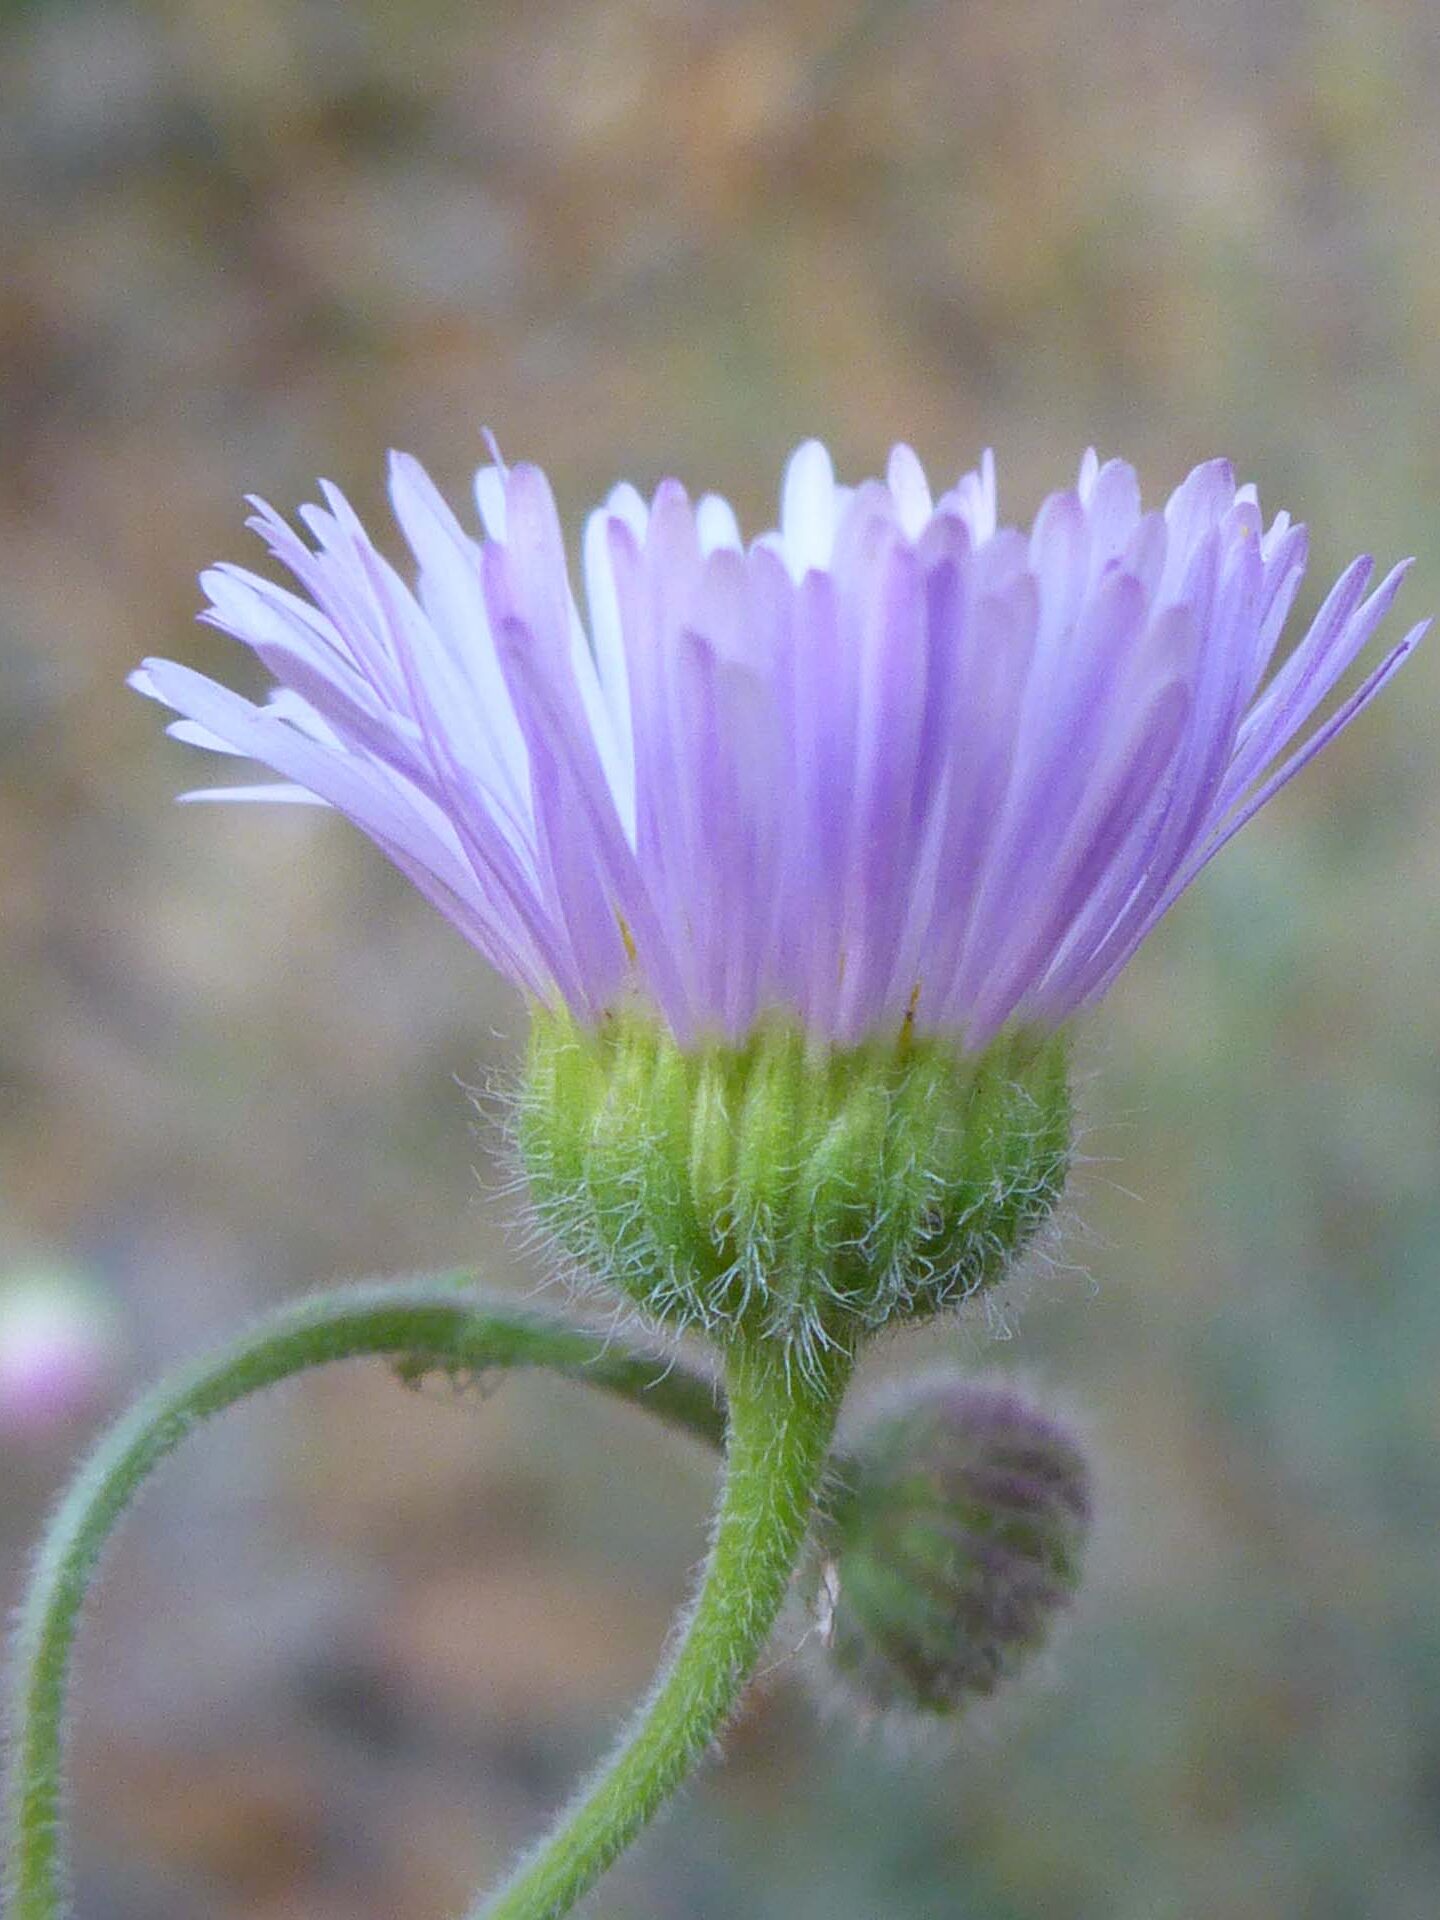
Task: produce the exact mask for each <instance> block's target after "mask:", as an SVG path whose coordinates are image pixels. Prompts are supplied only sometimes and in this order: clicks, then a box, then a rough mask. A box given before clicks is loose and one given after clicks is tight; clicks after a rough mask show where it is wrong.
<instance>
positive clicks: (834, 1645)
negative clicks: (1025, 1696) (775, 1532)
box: [819, 1371, 1090, 1718]
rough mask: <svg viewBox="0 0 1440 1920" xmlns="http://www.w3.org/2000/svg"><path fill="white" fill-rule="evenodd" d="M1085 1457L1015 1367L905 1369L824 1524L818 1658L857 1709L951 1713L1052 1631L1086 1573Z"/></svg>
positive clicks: (851, 1451) (846, 1468)
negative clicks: (907, 1374)
mask: <svg viewBox="0 0 1440 1920" xmlns="http://www.w3.org/2000/svg"><path fill="white" fill-rule="evenodd" d="M1089 1527H1090V1489H1089V1471H1088V1469H1087V1466H1086V1463H1085V1459H1084V1456H1083V1455H1082V1453H1081V1452H1080V1450H1079V1448H1078V1446H1077V1445H1076V1443H1075V1441H1074V1440H1073V1439H1072V1438H1071V1437H1070V1435H1069V1434H1068V1433H1066V1432H1065V1430H1064V1429H1063V1428H1062V1427H1061V1426H1060V1425H1059V1424H1058V1423H1057V1422H1056V1421H1055V1420H1053V1419H1052V1418H1051V1417H1050V1416H1049V1415H1047V1414H1044V1413H1042V1412H1040V1411H1039V1410H1038V1409H1037V1408H1036V1407H1034V1406H1033V1405H1032V1404H1031V1403H1030V1401H1029V1400H1028V1399H1027V1398H1026V1397H1025V1396H1024V1395H1022V1394H1021V1393H1020V1392H1019V1391H1017V1390H1016V1388H1014V1387H1013V1386H1011V1385H1009V1384H1008V1383H1006V1382H1004V1381H1002V1380H998V1379H996V1378H994V1377H991V1378H988V1379H979V1380H976V1379H971V1378H967V1377H966V1376H965V1375H963V1374H960V1373H957V1372H953V1371H946V1372H944V1373H936V1374H930V1375H922V1376H920V1377H919V1378H918V1379H913V1380H910V1381H907V1382H905V1383H904V1385H903V1386H902V1387H901V1388H900V1389H899V1390H898V1391H897V1392H896V1394H895V1395H894V1396H893V1397H892V1398H891V1399H890V1400H889V1401H888V1402H887V1403H886V1404H885V1405H884V1407H883V1409H881V1410H880V1411H879V1412H878V1413H877V1414H876V1415H875V1416H873V1417H872V1419H871V1421H870V1423H869V1424H868V1426H867V1427H866V1428H865V1429H864V1431H863V1432H862V1433H860V1434H859V1435H858V1436H857V1437H855V1438H854V1439H852V1442H851V1444H850V1445H849V1447H848V1448H847V1449H846V1453H845V1456H844V1459H843V1465H842V1469H841V1485H840V1488H839V1491H838V1493H837V1494H836V1496H835V1498H834V1499H833V1500H832V1501H831V1503H830V1507H829V1511H828V1513H827V1515H826V1518H825V1519H824V1521H823V1522H822V1525H821V1528H820V1531H819V1547H820V1552H821V1555H822V1563H821V1581H822V1586H821V1598H820V1606H821V1620H822V1633H821V1636H820V1638H821V1640H822V1642H823V1655H822V1658H823V1660H824V1663H825V1667H826V1669H827V1670H828V1673H829V1674H830V1675H831V1676H832V1677H833V1678H835V1679H838V1680H839V1681H840V1682H841V1683H842V1686H843V1690H844V1692H845V1693H846V1695H847V1696H848V1697H849V1699H850V1700H851V1701H852V1702H853V1703H854V1704H855V1705H857V1706H859V1707H860V1708H861V1709H862V1711H864V1712H866V1713H870V1714H879V1713H887V1712H895V1711H898V1712H900V1713H903V1714H906V1715H908V1716H910V1717H912V1718H915V1717H920V1718H929V1717H939V1716H944V1715H952V1714H955V1713H957V1712H959V1711H960V1710H961V1709H962V1708H964V1707H966V1706H967V1705H969V1704H970V1703H971V1702H972V1701H975V1700H978V1699H983V1698H985V1697H987V1696H988V1695H990V1694H992V1693H994V1692H995V1690H996V1689H997V1688H998V1687H999V1686H1000V1685H1001V1684H1002V1683H1003V1682H1004V1681H1006V1680H1008V1679H1009V1678H1010V1677H1011V1676H1012V1675H1013V1674H1014V1673H1015V1672H1016V1671H1017V1670H1018V1669H1019V1668H1021V1667H1022V1666H1024V1665H1025V1663H1026V1662H1027V1661H1028V1660H1029V1659H1030V1658H1031V1656H1032V1655H1033V1654H1035V1653H1036V1652H1037V1651H1038V1650H1039V1649H1040V1648H1041V1647H1042V1646H1043V1644H1044V1643H1045V1640H1046V1639H1047V1637H1048V1635H1049V1633H1050V1631H1051V1628H1052V1626H1053V1625H1054V1623H1055V1620H1056V1617H1057V1615H1059V1614H1060V1613H1061V1612H1062V1611H1063V1610H1064V1608H1065V1607H1066V1606H1067V1605H1068V1604H1069V1602H1070V1600H1071V1599H1072V1598H1073V1596H1074V1593H1075V1590H1076V1588H1077V1586H1078V1585H1079V1581H1080V1571H1081V1561H1082V1557H1083V1553H1084V1548H1085V1542H1086V1538H1087V1535H1088V1532H1089Z"/></svg>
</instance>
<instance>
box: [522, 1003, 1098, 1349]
mask: <svg viewBox="0 0 1440 1920" xmlns="http://www.w3.org/2000/svg"><path fill="white" fill-rule="evenodd" d="M1067 1065H1068V1061H1067V1047H1066V1043H1065V1040H1064V1038H1063V1036H1061V1035H1054V1034H1047V1035H1037V1034H1034V1033H1028V1032H1019V1033H1015V1034H1009V1035H1005V1036H1003V1037H1002V1038H1001V1039H1000V1040H998V1041H996V1042H995V1044H994V1045H993V1046H991V1047H990V1048H989V1049H988V1050H987V1051H986V1052H985V1053H983V1054H981V1055H979V1056H978V1057H975V1058H970V1057H966V1056H964V1055H961V1054H958V1053H957V1052H956V1051H955V1049H954V1048H953V1047H952V1046H949V1045H947V1044H945V1043H944V1042H941V1041H938V1040H934V1039H929V1038H916V1037H914V1036H913V1035H910V1034H909V1033H908V1032H907V1033H906V1034H905V1035H903V1036H902V1037H901V1038H900V1039H899V1040H898V1041H897V1042H889V1043H885V1042H879V1041H872V1042H868V1043H866V1044H864V1045H862V1046H858V1047H854V1048H849V1049H844V1050H839V1049H835V1048H830V1047H817V1046H816V1045H815V1044H814V1043H813V1042H810V1041H807V1039H806V1037H805V1035H804V1034H803V1033H802V1032H801V1031H800V1030H799V1028H797V1027H795V1026H793V1025H789V1024H786V1023H783V1022H779V1021H776V1022H774V1023H770V1024H767V1025H765V1026H763V1027H761V1028H760V1029H759V1030H758V1031H757V1032H756V1033H755V1034H753V1035H752V1036H751V1037H750V1038H749V1039H748V1040H747V1041H746V1042H745V1043H744V1044H743V1045H741V1046H729V1045H722V1044H719V1043H712V1044H705V1045H702V1046H700V1047H698V1048H695V1049H693V1050H689V1051H682V1050H681V1049H680V1048H679V1047H678V1046H677V1045H676V1043H675V1041H674V1040H673V1039H672V1038H671V1036H670V1035H669V1034H668V1032H666V1031H665V1029H664V1028H663V1027H661V1026H660V1025H659V1024H658V1023H657V1022H655V1021H654V1020H652V1019H650V1018H648V1017H646V1016H644V1015H643V1014H640V1013H638V1012H625V1013H621V1014H617V1015H615V1016H614V1017H612V1018H611V1019H609V1020H607V1021H606V1022H605V1023H604V1024H603V1025H602V1026H600V1027H599V1028H597V1029H593V1030H591V1029H586V1028H582V1027H580V1026H578V1025H577V1024H576V1023H575V1022H574V1021H572V1020H571V1019H569V1017H568V1016H566V1015H564V1014H560V1013H555V1012H551V1011H549V1010H547V1009H537V1011H536V1014H535V1018H534V1023H533V1027H532V1031H531V1040H530V1050H529V1059H528V1067H527V1074H526V1080H525V1086H524V1090H523V1093H522V1096H521V1100H520V1108H519V1142H520V1149H521V1153H522V1156H523V1159H524V1162H525V1166H526V1169H527V1172H528V1174H529V1177H530V1184H531V1190H532V1193H533V1196H534V1200H535V1204H536V1208H537V1210H538V1213H539V1216H540V1219H541V1221H542V1223H543V1224H544V1225H545V1227H546V1228H548V1229H549V1231H550V1232H551V1233H552V1234H553V1235H554V1237H555V1238H556V1240H557V1241H558V1242H559V1244H560V1246H561V1248H562V1249H563V1250H564V1252H565V1253H567V1254H568V1255H570V1256H571V1257H572V1258H573V1259H575V1260H577V1261H578V1262H579V1263H580V1264H581V1265H582V1266H583V1267H585V1268H587V1269H588V1270H589V1271H590V1272H592V1273H593V1274H595V1275H596V1276H597V1277H598V1278H600V1279H603V1280H605V1281H608V1282H609V1283H610V1284H612V1285H613V1286H615V1287H617V1288H618V1289H619V1290H620V1291H621V1292H622V1293H624V1294H626V1295H628V1296H629V1298H631V1299H632V1300H634V1301H636V1302H637V1303H638V1304H639V1305H640V1306H642V1307H644V1308H645V1309H646V1310H647V1311H648V1312H650V1313H652V1314H654V1315H656V1316H657V1317H658V1318H660V1319H662V1320H667V1321H669V1322H671V1323H672V1324H676V1325H679V1326H690V1325H698V1326H701V1327H703V1328H705V1329H707V1330H709V1331H710V1332H712V1333H716V1334H720V1335H724V1334H725V1333H727V1332H729V1331H732V1330H743V1331H745V1332H746V1333H754V1334H759V1335H763V1336H765V1337H767V1338H771V1339H779V1340H781V1341H783V1342H785V1343H786V1344H787V1345H789V1346H791V1347H793V1348H795V1349H797V1350H798V1351H799V1352H800V1353H801V1354H802V1355H806V1354H814V1353H815V1352H817V1351H818V1350H819V1349H821V1348H823V1347H824V1346H825V1345H827V1344H828V1343H829V1342H830V1341H832V1340H835V1339H848V1338H850V1337H853V1335H854V1334H855V1332H856V1331H858V1330H863V1329H870V1328H876V1327H879V1326H882V1325H884V1324H885V1323H886V1322H888V1321H891V1320H896V1319H909V1320H914V1319H924V1318H926V1317H928V1316H930V1315H932V1314H935V1313H937V1312H939V1311H941V1310H942V1309H943V1308H945V1307H948V1306H951V1305H953V1304H955V1303H956V1302H958V1301H961V1300H964V1299H966V1298H968V1297H969V1296H970V1295H972V1294H974V1293H976V1292H978V1291H979V1290H980V1289H981V1288H983V1287H986V1286H989V1285H990V1284H992V1283H993V1282H994V1281H995V1280H997V1279H998V1278H999V1277H1000V1276H1001V1275H1002V1274H1003V1273H1004V1271H1005V1269H1006V1267H1007V1266H1008V1264H1009V1263H1010V1261H1011V1260H1012V1259H1013V1257H1014V1256H1015V1254H1016V1253H1017V1252H1019V1250H1020V1249H1021V1248H1022V1247H1023V1246H1024V1245H1025V1244H1026V1242H1027V1241H1028V1240H1030V1239H1031V1238H1032V1236H1033V1235H1034V1234H1035V1232H1036V1230H1037V1229H1038V1228H1039V1227H1040V1226H1041V1225H1042V1224H1043V1222H1044V1221H1045V1220H1046V1219H1047V1217H1048V1216H1049V1214H1050V1213H1051V1211H1052V1210H1053V1208H1054V1206H1055V1203H1056V1201H1057V1200H1058V1198H1059V1196H1060V1193H1061V1190H1062V1188H1063V1186H1064V1182H1065V1175H1066V1170H1067V1166H1068V1162H1069V1157H1070V1142H1071V1108H1070V1095H1069V1083H1068V1073H1067Z"/></svg>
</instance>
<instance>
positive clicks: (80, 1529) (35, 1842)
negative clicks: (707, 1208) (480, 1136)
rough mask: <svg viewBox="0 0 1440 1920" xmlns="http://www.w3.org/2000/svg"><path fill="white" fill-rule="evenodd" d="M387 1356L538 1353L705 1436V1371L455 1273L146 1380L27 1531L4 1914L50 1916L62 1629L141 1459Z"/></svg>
mask: <svg viewBox="0 0 1440 1920" xmlns="http://www.w3.org/2000/svg"><path fill="white" fill-rule="evenodd" d="M365 1354H370V1355H375V1354H383V1355H391V1356H395V1357H397V1358H400V1359H401V1360H402V1361H403V1363H404V1365H403V1368H402V1371H404V1372H406V1373H410V1374H421V1373H424V1372H426V1371H427V1370H429V1369H431V1368H445V1369H449V1370H454V1371H465V1370H470V1369H482V1368H501V1367H548V1368H551V1369H552V1370H555V1371H558V1372H560V1373H562V1374H567V1375H570V1376H572V1377H573V1378H575V1379H577V1380H582V1381H584V1382H586V1383H587V1384H588V1385H591V1386H596V1387H600V1388H602V1389H604V1390H605V1391H606V1392H609V1393H613V1394H617V1395H619V1396H621V1397H622V1398H624V1399H627V1400H632V1401H634V1402H636V1403H637V1404H638V1405H640V1406H643V1407H645V1408H646V1409H647V1410H648V1411H650V1412H653V1413H657V1414H659V1415H660V1416H661V1418H662V1419H665V1420H668V1421H670V1422H672V1423H673V1424H675V1425H677V1426H680V1427H682V1428H684V1429H686V1430H687V1431H689V1432H690V1433H692V1434H695V1435H696V1436H697V1437H698V1438H700V1439H702V1440H704V1441H706V1442H707V1443H709V1444H711V1445H718V1444H719V1443H720V1439H721V1435H722V1433H723V1431H724V1417H723V1414H722V1413H721V1411H720V1409H719V1407H718V1405H717V1396H716V1392H715V1388H714V1386H713V1384H712V1383H711V1382H710V1381H709V1380H707V1379H706V1378H705V1377H704V1376H703V1375H701V1374H699V1373H696V1372H692V1371H691V1370H690V1369H689V1368H686V1367H683V1366H679V1365H676V1364H674V1363H673V1362H672V1361H671V1359H670V1358H669V1357H668V1356H665V1355H662V1354H660V1353H658V1352H656V1351H652V1352H649V1353H646V1352H644V1351H643V1350H637V1349H635V1348H633V1347H626V1346H624V1345H623V1344H621V1343H619V1342H616V1341H613V1340H611V1339H609V1338H607V1337H606V1336H605V1335H604V1334H601V1333H596V1332H591V1331H588V1330H586V1329H584V1328H581V1327H575V1326H571V1325H569V1324H567V1323H566V1322H564V1321H561V1320H557V1319H554V1318H552V1317H550V1316H548V1315H545V1314H541V1313H536V1312H533V1311H526V1310H524V1309H521V1308H516V1307H511V1306H505V1305H501V1304H498V1303H496V1302H494V1301H490V1300H487V1299H485V1298H483V1297H482V1296H479V1295H477V1294H475V1293H473V1292H470V1291H467V1290H466V1289H465V1288H464V1287H463V1285H462V1283H461V1282H460V1280H459V1279H458V1278H457V1279H452V1280H442V1281H431V1282H425V1283H416V1282H399V1283H392V1284H389V1285H377V1286H359V1287H350V1288H344V1289H341V1290H340V1291H338V1292H334V1293H328V1294H321V1295H317V1296H315V1297H313V1298H311V1299H307V1300H302V1301H300V1302H299V1303H298V1304H296V1305H294V1306H290V1307H286V1308H284V1309H282V1310H281V1311H280V1312H278V1313H276V1314H273V1315H272V1316H271V1317H270V1318H268V1319H267V1320H264V1321H262V1322H261V1323H260V1324H259V1325H258V1326H257V1327H256V1328H254V1330H253V1331H251V1332H250V1333H248V1334H245V1335H243V1336H242V1337H241V1338H240V1339H238V1340H237V1341H235V1342H234V1344H233V1345H231V1346H229V1347H227V1348H225V1349H224V1350H223V1351H222V1352H220V1353H218V1354H215V1355H213V1356H211V1357H210V1358H208V1359H206V1360H202V1361H199V1362H197V1363H196V1364H194V1365H192V1366H190V1367H187V1368H186V1369H184V1370H183V1371H182V1372H180V1373H179V1374H177V1375H176V1376H175V1377H174V1378H173V1379H171V1380H170V1381H168V1382H164V1383H162V1384H161V1385H160V1386H159V1387H157V1388H156V1389H155V1390H154V1391H153V1392H152V1393H151V1394H149V1395H148V1396H147V1397H146V1398H145V1399H144V1400H142V1401H141V1402H140V1403H139V1404H138V1405H137V1406H136V1407H135V1408H134V1409H133V1410H132V1411H131V1412H130V1413H129V1414H127V1415H126V1416H125V1417H124V1418H123V1419H122V1420H121V1421H120V1422H119V1423H118V1424H117V1425H116V1426H115V1427H113V1428H112V1429H111V1431H110V1432H109V1434H108V1435H106V1437H105V1438H104V1439H103V1440H102V1441H101V1442H100V1444H99V1446H98V1447H97V1448H96V1450H95V1452H94V1453H93V1454H92V1456H91V1458H90V1460H89V1461H88V1462H87V1464H86V1465H85V1467H84V1468H83V1469H82V1470H81V1472H80V1474H79V1476H78V1477H77V1479H76V1480H75V1483H74V1485H73V1486H72V1487H71V1489H70V1491H69V1493H68V1494H67V1495H66V1496H65V1499H64V1500H63V1502H62V1503H61V1506H60V1509H59V1511H58V1512H57V1514H56V1515H55V1518H54V1520H53V1522H52V1523H51V1526H50V1530H49V1532H48V1534H47V1535H46V1537H45V1540H44V1542H43V1543H42V1545H41V1549H40V1554H39V1558H38V1561H37V1563H36V1566H35V1570H34V1575H33V1577H32V1579H31V1582H30V1588H29V1592H28V1594H27V1597H26V1599H25V1602H24V1604H23V1607H22V1611H21V1615H20V1622H19V1632H18V1636H17V1641H16V1645H15V1649H14V1656H15V1669H16V1691H15V1697H14V1702H13V1707H12V1718H11V1730H10V1777H9V1783H8V1796H7V1803H6V1810H5V1823H6V1824H5V1889H6V1904H5V1911H6V1915H7V1917H8V1920H62V1916H63V1915H64V1913H65V1912H66V1908H67V1892H66V1867H65V1857H64V1855H65V1849H64V1823H63V1820H62V1812H63V1807H64V1758H65V1753H64V1732H65V1728H64V1718H65V1703H66V1696H67V1692H68V1686H69V1677H70V1664H71V1653H72V1649H73V1646H74V1640H75V1631H76V1628H77V1626H78V1624H79V1619H80V1614H81V1611H82V1608H83V1606H84V1601H85V1595H86V1590H87V1588H88V1586H89V1583H90V1579H91V1577H92V1575H93V1574H94V1571H95V1567H96V1563H97V1561H98V1560H99V1557H100V1554H101V1551H102V1549H103V1548H104V1546H105V1544H106V1542H107V1540H108V1539H109V1537H110V1534H111V1533H112V1531H113V1530H114V1528H115V1525H116V1523H117V1522H118V1521H119V1519H120V1518H121V1516H122V1515H123V1514H124V1512H125V1510H126V1508H127V1507H128V1506H129V1505H130V1502H131V1501H132V1500H133V1499H134V1497H135V1495H136V1493H137V1492H138V1491H139V1489H140V1487H141V1485H142V1484H143V1482H144V1481H145V1479H146V1478H147V1476H148V1475H149V1474H150V1473H151V1472H152V1471H153V1469H154V1468H155V1467H156V1466H158V1465H159V1463H160V1462H161V1461H162V1460H163V1459H164V1458H165V1457H166V1455H167V1454H170V1453H173V1452H174V1450H175V1448H176V1447H178V1446H179V1444H180V1442H181V1441H182V1440H183V1439H184V1438H185V1437H186V1435H187V1434H188V1433H190V1432H191V1431H192V1430H193V1429H194V1428H195V1427H196V1426H198V1425H199V1424H200V1423H201V1422H202V1421H204V1420H207V1419H209V1418H210V1417H211V1416H212V1415H213V1414H217V1413H220V1412H222V1411H223V1410H224V1409H225V1408H226V1407H229V1406H233V1405H234V1403H235V1402H236V1401H237V1400H243V1399H244V1398H245V1397H246V1396H247V1395H248V1394H252V1393H255V1392H258V1391H259V1390H260V1389H261V1388H264V1387H268V1386H273V1385H274V1384H275V1383H276V1382H278V1381H281V1380H285V1379H287V1378H289V1376H290V1375H292V1374H296V1373H301V1372H303V1371H305V1370H306V1369H307V1368H310V1367H317V1366H324V1365H326V1364H328V1363H329V1362H331V1361H334V1360H347V1359H351V1358H354V1357H357V1356H359V1355H365Z"/></svg>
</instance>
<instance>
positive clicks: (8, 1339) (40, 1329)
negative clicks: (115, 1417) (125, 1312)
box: [0, 1267, 115, 1435]
mask: <svg viewBox="0 0 1440 1920" xmlns="http://www.w3.org/2000/svg"><path fill="white" fill-rule="evenodd" d="M114 1358H115V1310H114V1306H113V1304H112V1302H111V1301H110V1299H109V1297H108V1296H107V1295H106V1294H105V1293H104V1292H103V1291H102V1290H101V1289H100V1288H99V1287H98V1286H97V1285H96V1284H95V1283H94V1282H93V1281H90V1280H88V1279H85V1278H84V1277H82V1276H81V1275H79V1274H76V1273H72V1272H67V1271H65V1270H64V1269H62V1268H55V1267H27V1268H24V1269H21V1270H20V1271H17V1272H13V1273H10V1274H6V1275H3V1276H0V1434H22V1433H23V1434H32V1435H34V1434H40V1433H48V1432H50V1431H51V1430H52V1429H54V1428H56V1427H59V1426H62V1425H63V1424H64V1423H65V1422H66V1421H68V1420H72V1419H74V1418H76V1417H77V1416H78V1415H80V1414H81V1413H83V1412H84V1411H85V1410H86V1409H87V1408H88V1407H89V1406H91V1405H92V1404H93V1402H94V1400H95V1399H96V1397H97V1395H98V1394H99V1392H100V1391H101V1389H102V1387H103V1385H104V1383H105V1380H106V1377H107V1376H108V1375H109V1373H110V1371H111V1369H112V1366H113V1364H114Z"/></svg>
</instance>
